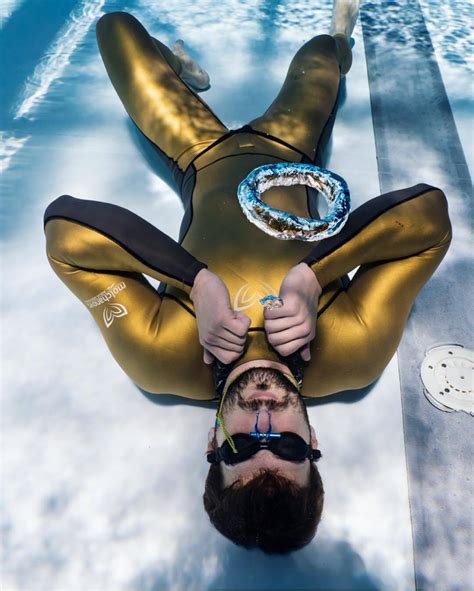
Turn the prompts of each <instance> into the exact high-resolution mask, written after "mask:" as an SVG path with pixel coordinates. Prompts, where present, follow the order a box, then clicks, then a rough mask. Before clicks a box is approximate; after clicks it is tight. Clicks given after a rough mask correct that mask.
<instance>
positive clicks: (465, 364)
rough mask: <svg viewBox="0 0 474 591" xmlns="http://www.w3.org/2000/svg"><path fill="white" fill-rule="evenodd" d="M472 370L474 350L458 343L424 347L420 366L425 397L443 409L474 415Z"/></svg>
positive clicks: (473, 367) (473, 369) (473, 366)
mask: <svg viewBox="0 0 474 591" xmlns="http://www.w3.org/2000/svg"><path fill="white" fill-rule="evenodd" d="M473 371H474V353H473V352H472V351H470V350H469V349H466V348H465V347H463V346H462V345H454V344H453V345H439V346H436V347H432V348H431V349H428V350H427V351H426V353H425V358H424V360H423V363H422V364H421V370H420V375H421V379H422V382H423V385H424V392H425V396H426V398H427V399H428V400H429V401H430V402H431V404H433V406H436V408H439V409H440V410H443V411H445V412H454V411H463V412H467V413H469V414H471V415H473V416H474V392H473V389H472V386H473Z"/></svg>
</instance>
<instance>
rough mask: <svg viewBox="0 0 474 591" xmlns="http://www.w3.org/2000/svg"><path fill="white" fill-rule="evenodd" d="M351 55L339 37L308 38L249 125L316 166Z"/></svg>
mask: <svg viewBox="0 0 474 591" xmlns="http://www.w3.org/2000/svg"><path fill="white" fill-rule="evenodd" d="M351 55H352V53H351V48H350V46H349V43H348V42H347V40H346V39H345V38H343V37H341V36H337V37H333V36H332V35H317V36H316V37H313V38H312V39H310V40H309V41H308V42H307V43H305V44H304V45H303V46H302V47H301V48H300V49H299V50H298V52H297V53H296V55H295V56H294V58H293V59H292V61H291V64H290V67H289V69H288V73H287V75H286V78H285V81H284V83H283V86H282V88H281V90H280V92H279V93H278V96H277V97H276V99H275V100H274V101H273V103H272V104H271V105H270V106H269V108H268V109H267V110H266V111H265V113H264V114H263V115H262V116H261V117H257V118H256V119H254V120H253V121H251V122H250V125H251V126H252V128H254V129H257V130H259V131H263V132H266V133H270V134H271V135H274V136H277V137H279V138H281V139H283V140H285V141H286V142H288V143H290V144H291V145H293V146H295V148H297V149H299V150H301V151H302V152H304V153H305V154H306V155H307V157H308V158H309V159H310V160H311V161H312V162H315V163H316V164H318V163H320V159H321V153H322V150H323V149H324V146H325V144H326V143H327V141H328V139H329V136H330V134H331V130H332V126H333V125H334V120H335V116H336V110H337V102H338V94H339V87H340V81H341V67H344V68H347V69H348V67H350V62H351ZM342 71H343V72H344V69H343V70H342Z"/></svg>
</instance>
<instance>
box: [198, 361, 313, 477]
mask: <svg viewBox="0 0 474 591" xmlns="http://www.w3.org/2000/svg"><path fill="white" fill-rule="evenodd" d="M258 411H269V412H271V418H270V417H269V415H268V412H261V413H260V415H259V420H258V429H259V431H260V433H265V432H266V431H268V428H269V421H271V427H272V432H274V433H280V432H282V431H292V432H293V433H296V434H298V435H300V436H301V437H302V438H303V439H304V440H305V441H306V442H307V443H310V444H311V446H312V447H317V444H318V442H317V440H316V436H315V433H314V429H313V428H312V427H311V426H310V424H309V420H308V414H307V411H306V406H305V404H304V402H303V400H302V398H301V397H300V395H299V394H298V390H297V389H296V387H295V386H294V385H293V384H292V383H291V382H290V380H289V379H287V378H286V377H285V376H284V375H283V374H282V373H281V372H280V371H278V370H276V369H273V368H269V367H261V368H260V367H253V368H251V369H248V370H247V371H244V372H243V373H242V374H240V375H239V376H238V378H237V379H236V381H235V382H233V383H232V384H231V386H230V387H229V389H228V391H227V393H226V395H225V399H224V404H223V408H222V415H223V417H224V422H225V426H226V428H227V430H228V432H229V433H230V434H231V435H234V434H235V433H250V432H252V431H254V430H255V423H256V414H257V412H258ZM224 441H225V435H224V432H223V430H222V427H221V426H219V427H218V428H217V430H216V431H215V430H214V429H211V431H210V432H209V448H208V449H209V451H212V449H213V446H221V445H222V443H223V442H224ZM220 466H221V470H222V471H223V476H224V486H226V487H227V486H230V485H231V484H232V483H233V482H235V481H236V480H240V482H241V483H242V484H245V482H247V481H248V480H250V479H252V478H253V477H254V475H256V474H257V473H258V472H259V470H260V469H262V468H270V469H272V470H278V472H279V473H280V474H281V475H282V476H285V477H286V478H288V479H289V480H293V481H294V482H295V483H296V484H299V485H300V486H305V485H306V484H307V482H308V478H309V470H310V462H309V460H305V461H304V462H290V461H288V460H284V459H282V458H280V457H279V456H277V455H275V454H273V453H272V452H271V451H270V450H268V449H263V450H260V451H259V452H257V453H256V454H255V455H253V456H252V457H251V458H249V459H248V460H245V461H244V462H240V463H238V464H234V465H227V464H225V463H224V462H221V464H220Z"/></svg>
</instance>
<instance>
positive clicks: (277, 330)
mask: <svg viewBox="0 0 474 591" xmlns="http://www.w3.org/2000/svg"><path fill="white" fill-rule="evenodd" d="M321 291H322V290H321V286H320V285H319V282H318V280H317V279H316V276H315V274H314V273H313V271H312V270H311V269H310V267H309V266H308V265H307V264H306V263H299V264H298V265H295V266H294V267H292V268H291V269H290V270H289V271H288V273H287V274H286V276H285V278H284V279H283V281H282V284H281V286H280V293H279V297H280V298H281V299H282V300H283V304H284V305H283V306H282V307H281V308H273V309H267V308H266V309H265V310H264V326H265V332H266V335H267V339H268V342H269V343H270V344H271V345H272V347H273V348H274V349H275V350H276V351H277V352H278V353H279V354H280V355H282V356H284V357H286V356H287V355H291V354H292V353H294V352H295V351H298V350H299V349H300V348H301V347H303V348H302V349H301V357H302V358H303V359H304V360H305V361H309V360H310V358H311V354H310V343H311V341H312V340H313V339H314V337H315V334H316V309H317V303H318V300H319V296H320V294H321ZM190 298H191V300H192V302H193V304H194V310H195V312H196V319H197V324H198V332H199V342H200V344H201V345H202V346H203V348H204V356H203V359H204V363H206V364H210V363H212V361H213V359H214V357H217V359H219V360H220V361H222V363H225V364H229V363H232V362H233V361H235V360H236V359H238V358H239V357H240V356H241V355H242V353H243V351H244V348H245V343H246V340H247V332H248V329H249V327H250V324H251V320H250V318H249V317H248V316H247V314H244V313H243V312H236V311H234V310H233V309H232V306H231V304H230V296H229V291H228V289H227V287H226V285H225V283H224V282H223V281H222V279H221V278H220V277H219V276H218V275H216V274H215V273H212V272H211V271H209V270H208V269H201V271H199V273H198V274H197V275H196V278H195V280H194V284H193V288H192V290H191V292H190Z"/></svg>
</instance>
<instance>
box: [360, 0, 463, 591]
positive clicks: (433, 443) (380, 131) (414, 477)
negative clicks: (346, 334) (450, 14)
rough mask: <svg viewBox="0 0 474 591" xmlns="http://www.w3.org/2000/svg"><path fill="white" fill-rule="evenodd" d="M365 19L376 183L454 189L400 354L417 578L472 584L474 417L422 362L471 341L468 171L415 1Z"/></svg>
mask: <svg viewBox="0 0 474 591" xmlns="http://www.w3.org/2000/svg"><path fill="white" fill-rule="evenodd" d="M361 22H362V30H363V36H364V45H365V53H366V60H367V68H368V76H369V85H370V97H371V106H372V116H373V123H374V133H375V142H376V150H377V160H378V171H379V181H380V191H381V193H384V192H387V191H393V190H395V189H400V188H403V187H407V186H411V185H414V184H416V183H421V182H424V183H428V184H433V185H436V186H438V187H440V188H441V189H443V191H444V192H445V193H446V195H447V197H448V202H449V211H450V217H451V220H452V223H453V235H454V237H453V242H452V244H451V248H450V251H449V252H448V255H447V256H446V258H445V259H444V261H443V262H442V263H441V265H440V267H438V269H437V270H436V272H435V273H434V275H433V276H432V278H431V279H430V281H429V282H428V283H427V284H426V285H425V286H424V288H423V289H422V291H421V292H420V294H419V296H418V298H417V300H416V303H415V305H414V307H413V310H412V312H411V315H410V318H409V321H408V323H407V326H406V329H405V332H404V336H403V338H402V341H401V343H400V347H399V349H398V359H399V371H400V383H401V391H402V406H403V421H404V430H405V449H406V460H407V470H408V481H409V482H408V484H409V495H410V508H411V518H412V530H413V544H414V557H415V580H416V586H417V589H423V590H424V589H426V590H428V589H430V590H438V589H439V590H447V589H449V590H450V591H455V590H459V591H460V590H461V589H462V590H469V589H472V588H473V580H474V577H473V571H472V557H471V556H472V549H473V544H472V533H473V521H472V520H473V500H472V499H473V498H474V487H473V481H474V479H473V478H472V476H473V458H474V445H473V441H474V438H473V437H472V427H473V426H474V422H473V421H474V419H473V418H472V417H470V416H468V415H467V414H464V413H444V412H442V411H440V410H437V409H436V408H434V407H433V406H431V404H430V403H429V402H428V401H427V400H426V398H425V397H424V394H423V384H422V382H421V378H420V373H419V372H420V366H421V363H422V361H423V358H424V355H425V351H426V349H428V348H429V347H431V346H434V345H437V344H444V343H459V344H463V345H464V346H466V347H469V348H472V346H473V345H472V334H474V330H473V326H472V323H471V321H470V318H469V317H468V311H469V310H470V309H471V308H470V301H469V297H470V296H469V292H471V293H472V286H473V284H474V281H473V272H472V271H473V270H472V264H469V263H470V261H469V259H468V256H467V255H466V254H465V253H467V252H468V250H469V249H468V244H467V243H466V241H468V240H469V237H470V235H472V234H471V233H470V229H469V219H470V218H471V211H470V208H469V205H470V204H469V201H470V198H471V195H472V181H471V178H470V174H469V170H468V166H467V163H466V159H465V156H464V153H463V150H462V147H461V143H460V140H459V136H458V133H457V129H456V125H455V121H454V118H453V114H452V111H451V107H450V104H449V100H448V97H447V95H446V91H445V87H444V84H443V80H442V78H441V74H440V70H439V67H438V64H437V61H436V58H435V55H434V50H433V46H432V44H431V40H430V37H429V34H428V30H427V28H426V25H425V22H424V18H423V13H422V11H421V8H420V5H419V3H418V1H417V0H405V1H402V0H400V1H399V2H396V3H395V2H391V1H381V2H367V3H362V7H361ZM439 26H443V23H439ZM349 76H350V73H349ZM463 253H464V254H463ZM400 289H403V286H400ZM400 494H403V491H400ZM387 510H388V511H389V510H390V508H387Z"/></svg>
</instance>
